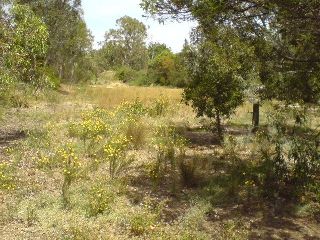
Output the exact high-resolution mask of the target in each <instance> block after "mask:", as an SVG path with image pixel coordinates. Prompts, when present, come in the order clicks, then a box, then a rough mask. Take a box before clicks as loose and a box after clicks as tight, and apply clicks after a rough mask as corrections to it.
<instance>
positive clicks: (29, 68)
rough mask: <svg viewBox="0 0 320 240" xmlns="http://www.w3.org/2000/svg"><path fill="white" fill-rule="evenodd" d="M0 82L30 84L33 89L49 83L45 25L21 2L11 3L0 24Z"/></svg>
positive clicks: (4, 86) (6, 84)
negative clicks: (46, 62)
mask: <svg viewBox="0 0 320 240" xmlns="http://www.w3.org/2000/svg"><path fill="white" fill-rule="evenodd" d="M0 42H1V43H2V44H1V45H0V50H1V56H0V79H1V82H0V85H1V90H2V91H6V86H8V85H9V84H10V83H14V82H23V83H27V84H31V85H33V86H34V87H35V88H36V89H38V88H40V87H43V86H45V85H48V84H51V82H50V79H49V78H47V76H46V75H45V74H44V65H45V57H46V54H47V50H48V44H47V43H48V31H47V28H46V25H45V24H44V23H43V22H42V20H41V19H40V18H39V17H37V16H36V15H35V14H34V13H33V11H32V10H31V9H30V8H29V7H28V6H24V5H13V7H11V8H10V14H9V15H8V16H7V18H6V19H5V21H4V22H2V25H1V35H0Z"/></svg>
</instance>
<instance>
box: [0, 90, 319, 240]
mask: <svg viewBox="0 0 320 240" xmlns="http://www.w3.org/2000/svg"><path fill="white" fill-rule="evenodd" d="M181 93H182V91H181V90H180V89H168V88H160V87H148V88H143V87H129V86H125V85H121V84H111V85H93V86H71V85H65V86H62V88H61V89H60V90H59V91H58V92H55V91H49V92H46V93H44V94H41V95H39V96H37V98H33V99H31V100H29V107H28V108H13V109H6V110H4V111H3V116H2V119H1V125H2V127H1V132H0V152H1V154H0V183H1V184H2V186H1V192H0V203H1V205H0V239H8V240H9V239H75V240H80V239H83V240H87V239H88V240H95V239H190V240H191V239H239V240H240V239H319V238H320V224H319V222H317V219H316V218H314V215H312V213H313V209H315V208H316V207H317V206H314V205H310V204H304V205H303V204H302V205H295V206H291V205H290V206H289V205H283V204H281V203H280V202H277V203H275V204H273V205H271V204H270V203H269V202H266V201H263V200H261V199H259V198H257V197H255V189H256V187H255V186H254V184H250V182H248V181H245V180H243V178H239V177H237V176H238V175H241V174H242V169H241V168H240V167H239V166H242V165H241V163H242V161H253V160H254V156H255V147H256V146H255V141H254V140H253V139H254V136H253V134H252V133H251V131H250V123H251V113H250V112H251V105H250V103H246V104H244V105H243V106H242V107H241V108H239V109H238V110H237V111H236V113H235V114H234V116H232V118H231V119H230V120H229V121H226V122H225V123H224V124H225V126H226V135H227V137H226V142H225V144H224V145H223V146H221V145H218V144H217V143H216V139H215V137H214V135H212V133H211V132H210V130H208V128H207V127H206V126H208V125H209V120H208V119H199V118H196V116H195V113H194V112H193V110H192V108H190V107H189V106H186V105H185V104H184V103H182V102H181ZM270 109H271V105H270V103H265V104H264V106H263V108H262V114H261V118H262V119H261V123H262V125H266V124H267V123H268V114H269V110H270ZM318 123H319V117H318V116H316V115H315V116H314V117H313V118H312V119H311V120H310V124H311V125H312V126H313V127H319V126H318ZM124 146H125V147H124ZM235 153H238V154H239V153H240V154H241V156H243V157H242V159H240V160H239V159H238V158H235V157H234V156H235ZM111 163H114V164H113V165H112V164H111ZM234 166H236V168H237V169H235V168H234ZM112 169H113V170H114V172H113V174H110V173H111V170H112ZM243 172H245V170H243ZM233 174H234V175H233Z"/></svg>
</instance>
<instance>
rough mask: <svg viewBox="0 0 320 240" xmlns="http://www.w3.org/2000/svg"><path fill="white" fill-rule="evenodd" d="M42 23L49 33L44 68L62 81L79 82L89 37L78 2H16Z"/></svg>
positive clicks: (79, 2)
mask: <svg viewBox="0 0 320 240" xmlns="http://www.w3.org/2000/svg"><path fill="white" fill-rule="evenodd" d="M17 2H19V3H21V4H26V5H28V6H30V7H31V9H32V10H33V11H34V12H35V13H36V14H37V15H38V16H39V17H41V18H42V19H43V21H44V22H45V24H46V25H47V28H48V32H49V48H48V54H47V56H46V65H47V66H48V67H50V68H51V69H53V71H54V72H55V74H56V75H57V76H58V77H59V78H60V79H62V80H64V81H79V80H83V79H81V77H82V76H84V74H82V69H84V68H87V69H88V67H87V66H88V65H90V64H91V63H90V62H88V61H86V60H87V57H86V56H87V54H88V53H89V52H90V50H91V45H92V36H91V34H90V32H89V30H88V29H87V26H86V24H85V22H84V20H83V13H82V9H81V1H80V0H63V1H62V0H50V1H47V0H18V1H17ZM84 80H87V79H84Z"/></svg>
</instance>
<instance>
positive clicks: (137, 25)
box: [102, 16, 148, 70]
mask: <svg viewBox="0 0 320 240" xmlns="http://www.w3.org/2000/svg"><path fill="white" fill-rule="evenodd" d="M116 23H117V28H116V29H110V30H109V31H107V32H106V34H105V41H104V44H103V47H102V52H103V53H104V56H105V58H107V62H108V64H109V67H117V66H128V67H131V68H133V69H134V70H140V69H143V68H145V67H146V64H147V60H148V52H147V47H146V39H147V27H146V26H145V25H144V24H143V23H142V22H140V21H139V20H137V19H135V18H132V17H129V16H124V17H121V18H119V19H118V20H117V21H116Z"/></svg>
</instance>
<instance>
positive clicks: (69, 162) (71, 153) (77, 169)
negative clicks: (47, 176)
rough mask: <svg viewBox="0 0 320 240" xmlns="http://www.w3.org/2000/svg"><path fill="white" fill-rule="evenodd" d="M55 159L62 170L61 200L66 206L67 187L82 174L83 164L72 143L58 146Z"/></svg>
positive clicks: (67, 199)
mask: <svg viewBox="0 0 320 240" xmlns="http://www.w3.org/2000/svg"><path fill="white" fill-rule="evenodd" d="M55 160H56V162H57V164H58V166H59V167H60V169H61V170H62V175H63V185H62V200H63V204H64V206H67V205H68V204H69V188H70V186H71V183H72V182H73V181H74V180H76V179H77V178H79V177H80V176H82V170H83V168H82V167H83V166H82V163H81V161H80V159H79V157H78V156H77V154H76V151H75V146H74V145H73V144H72V143H67V144H66V145H65V146H62V147H61V148H59V149H58V151H57V153H56V156H55Z"/></svg>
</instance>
